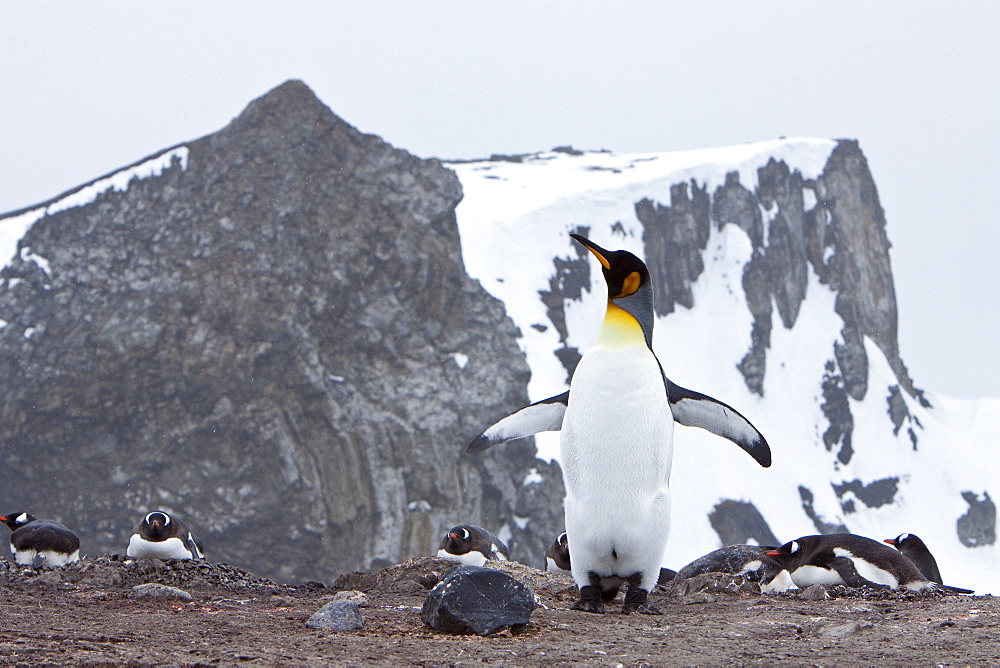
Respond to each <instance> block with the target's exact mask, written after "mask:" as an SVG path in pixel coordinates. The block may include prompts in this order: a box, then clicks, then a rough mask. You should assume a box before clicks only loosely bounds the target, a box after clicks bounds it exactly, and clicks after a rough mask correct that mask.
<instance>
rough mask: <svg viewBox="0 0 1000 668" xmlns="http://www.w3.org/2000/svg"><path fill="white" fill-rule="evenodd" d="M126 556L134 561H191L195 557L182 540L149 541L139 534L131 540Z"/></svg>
mask: <svg viewBox="0 0 1000 668" xmlns="http://www.w3.org/2000/svg"><path fill="white" fill-rule="evenodd" d="M125 554H126V555H127V556H130V557H132V558H134V559H191V558H192V557H193V556H194V555H192V554H191V551H190V550H189V549H188V548H187V546H185V545H184V541H182V540H181V539H180V538H176V537H175V538H168V539H166V540H160V541H149V540H145V539H143V538H142V537H141V536H139V535H138V534H133V535H132V537H131V538H130V539H129V541H128V549H127V550H126V551H125Z"/></svg>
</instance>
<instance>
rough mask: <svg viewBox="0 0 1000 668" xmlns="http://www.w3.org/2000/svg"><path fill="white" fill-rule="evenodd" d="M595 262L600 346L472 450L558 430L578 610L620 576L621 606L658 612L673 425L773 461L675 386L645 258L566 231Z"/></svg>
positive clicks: (592, 605)
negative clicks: (601, 298) (568, 378)
mask: <svg viewBox="0 0 1000 668" xmlns="http://www.w3.org/2000/svg"><path fill="white" fill-rule="evenodd" d="M570 236H572V237H573V239H575V240H576V241H577V242H579V243H580V244H582V245H583V246H584V247H585V248H586V249H587V250H589V251H590V252H591V253H592V254H593V255H594V257H595V258H597V261H598V262H600V264H601V268H602V271H603V274H604V280H605V282H606V284H607V288H608V302H607V310H606V312H605V314H604V321H603V322H602V324H601V328H600V331H599V333H598V337H597V343H596V345H594V347H593V348H591V349H590V350H588V351H587V352H586V354H584V356H583V358H582V359H581V360H580V363H579V365H578V366H577V368H576V372H575V373H574V375H573V379H572V382H571V384H570V389H569V391H568V392H564V393H563V394H561V395H558V396H555V397H551V398H549V399H545V400H543V401H539V402H536V403H534V404H532V405H530V406H528V407H526V408H523V409H521V410H519V411H517V412H515V413H513V414H511V415H508V416H507V417H505V418H503V419H502V420H500V421H499V422H497V423H496V424H494V425H493V426H492V427H490V428H489V429H487V430H486V431H485V432H483V433H482V434H481V435H480V436H479V437H477V438H476V439H475V440H473V441H472V443H470V444H469V450H471V451H473V452H475V451H480V450H485V449H486V448H488V447H490V446H491V445H495V444H497V443H502V442H504V441H508V440H511V439H513V438H519V437H523V436H529V435H531V434H534V433H537V432H539V431H550V430H561V434H560V459H559V463H560V465H561V466H562V471H563V478H564V482H565V485H566V498H565V510H566V534H567V538H568V542H569V545H570V546H571V547H572V557H573V558H572V563H571V567H572V573H573V579H574V580H575V581H576V584H577V586H578V587H579V588H580V598H579V600H578V601H577V602H576V603H574V605H573V608H574V609H576V610H584V611H586V612H596V613H602V612H604V602H603V601H602V597H601V593H602V591H609V590H610V587H609V586H607V585H609V584H611V583H613V582H615V581H623V582H625V583H627V585H628V590H627V591H626V593H625V602H624V603H623V605H622V612H623V613H626V614H627V613H630V612H641V613H646V614H659V611H658V610H656V609H655V608H652V607H651V606H649V604H648V603H647V596H648V594H649V592H650V591H651V590H652V588H653V587H654V586H655V585H656V583H657V579H658V578H659V576H660V566H661V563H662V561H663V556H664V551H665V549H666V545H667V536H668V534H669V532H670V485H669V483H670V468H671V463H672V459H673V440H674V439H673V434H674V422H675V421H676V422H679V423H681V424H683V425H689V426H694V427H702V428H704V429H707V430H709V431H711V432H713V433H715V434H717V435H719V436H722V437H724V438H728V439H730V440H732V441H734V442H735V443H736V444H737V445H739V446H740V447H741V448H743V449H744V450H746V451H747V452H748V453H749V454H750V455H751V456H752V457H753V458H754V459H756V460H757V462H758V463H760V464H761V465H762V466H770V464H771V451H770V448H769V447H768V445H767V441H766V440H764V437H763V436H762V435H761V434H760V432H759V431H757V429H756V428H755V427H754V426H753V425H751V424H750V422H749V421H748V420H747V419H746V418H744V417H743V416H742V415H740V414H739V413H738V412H737V411H735V410H734V409H733V408H731V407H730V406H727V405H726V404H724V403H722V402H720V401H717V400H715V399H712V398H711V397H708V396H705V395H703V394H699V393H697V392H692V391H690V390H686V389H684V388H682V387H678V386H677V385H674V384H673V383H672V382H670V381H669V380H668V379H667V377H666V376H665V375H664V373H663V368H662V367H661V365H660V362H659V360H658V359H657V358H656V355H655V354H654V353H653V348H652V346H653V319H654V313H653V288H652V284H651V282H650V279H649V271H648V270H647V269H646V265H645V264H643V262H642V261H641V260H640V259H639V258H637V257H636V256H635V255H633V254H632V253H629V252H628V251H624V250H619V251H609V250H605V249H604V248H601V247H600V246H598V245H597V244H595V243H594V242H592V241H590V240H589V239H586V238H585V237H582V236H580V235H578V234H573V235H570Z"/></svg>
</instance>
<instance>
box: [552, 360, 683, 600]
mask: <svg viewBox="0 0 1000 668" xmlns="http://www.w3.org/2000/svg"><path fill="white" fill-rule="evenodd" d="M673 428H674V423H673V417H672V415H671V413H670V406H669V403H668V402H667V396H666V389H665V388H664V385H663V376H662V373H661V371H660V367H659V364H658V363H657V361H656V358H655V357H654V356H653V354H652V353H651V352H650V351H649V350H648V349H647V348H645V347H639V346H623V347H605V346H597V347H595V348H592V349H591V350H590V351H588V352H587V354H586V355H585V356H584V357H583V359H582V360H581V361H580V364H579V366H578V367H577V369H576V373H575V375H574V377H573V382H572V385H571V387H570V401H569V406H568V407H567V409H566V415H565V417H564V419H563V426H562V431H561V436H560V452H561V458H560V465H561V466H562V469H563V477H564V479H565V483H566V531H567V534H568V536H569V541H570V544H571V545H572V546H573V552H572V566H573V577H574V579H575V580H576V582H577V584H578V585H581V586H583V585H585V584H589V582H588V580H587V576H588V573H590V572H594V573H596V574H597V575H599V576H601V577H610V576H613V575H617V576H619V577H628V576H629V575H632V574H634V573H637V572H642V573H643V574H644V577H643V588H644V589H647V590H651V589H652V586H653V585H655V583H656V579H657V577H658V575H659V569H660V566H661V562H662V559H663V553H664V551H665V549H666V543H667V535H668V533H669V530H670V489H669V481H670V467H671V461H672V458H673Z"/></svg>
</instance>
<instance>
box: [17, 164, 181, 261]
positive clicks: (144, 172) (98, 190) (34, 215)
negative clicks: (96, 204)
mask: <svg viewBox="0 0 1000 668" xmlns="http://www.w3.org/2000/svg"><path fill="white" fill-rule="evenodd" d="M188 153H189V149H188V147H187V146H179V147H177V148H174V149H172V150H169V151H166V152H164V153H161V154H160V155H158V156H156V157H153V158H150V159H149V160H146V161H145V162H142V163H139V164H138V165H133V166H132V167H128V168H126V169H123V170H121V171H119V172H116V173H114V174H112V175H111V176H108V177H105V178H103V179H99V180H97V181H94V182H93V183H89V184H87V185H85V186H83V187H82V188H80V189H78V190H76V191H74V192H72V193H70V194H68V195H66V196H65V197H61V198H59V199H58V200H56V201H54V202H52V203H50V204H48V205H46V206H41V207H37V208H34V209H30V210H28V211H25V212H23V213H19V214H17V215H16V216H8V217H6V218H0V258H9V257H13V256H14V252H15V251H16V249H17V244H18V242H19V241H20V240H21V239H22V238H23V237H24V235H25V233H26V232H27V231H28V229H29V228H30V227H31V226H32V225H34V224H35V223H36V222H38V221H39V220H41V219H42V218H43V217H45V216H50V215H52V214H54V213H58V212H60V211H65V210H66V209H72V208H74V207H78V206H83V205H85V204H90V203H91V202H93V201H94V200H96V199H97V197H98V196H99V195H101V194H103V193H105V192H107V191H108V190H111V189H114V190H117V191H119V192H124V191H125V190H128V186H129V183H130V182H131V181H132V179H148V178H150V177H152V176H159V175H160V174H162V173H163V170H165V169H168V168H169V167H170V166H171V165H172V164H173V162H174V160H175V159H176V160H179V161H180V166H181V169H182V170H186V169H187V163H188ZM39 266H41V265H39ZM46 273H49V272H48V271H46Z"/></svg>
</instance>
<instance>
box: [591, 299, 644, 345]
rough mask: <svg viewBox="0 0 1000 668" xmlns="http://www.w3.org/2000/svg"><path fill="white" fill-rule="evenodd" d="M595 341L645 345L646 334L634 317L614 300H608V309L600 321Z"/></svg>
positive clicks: (607, 343) (604, 343) (609, 343)
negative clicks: (599, 328) (602, 320)
mask: <svg viewBox="0 0 1000 668" xmlns="http://www.w3.org/2000/svg"><path fill="white" fill-rule="evenodd" d="M597 342H598V343H600V344H602V345H605V346H642V347H643V348H645V347H646V335H645V334H644V333H643V331H642V325H640V324H639V321H638V320H636V319H635V317H634V316H633V315H632V314H631V313H629V312H628V311H626V310H625V309H623V308H622V307H621V306H618V305H617V304H615V303H614V302H611V301H609V302H608V310H607V312H605V314H604V322H602V323H601V331H600V332H599V333H598V335H597Z"/></svg>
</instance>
